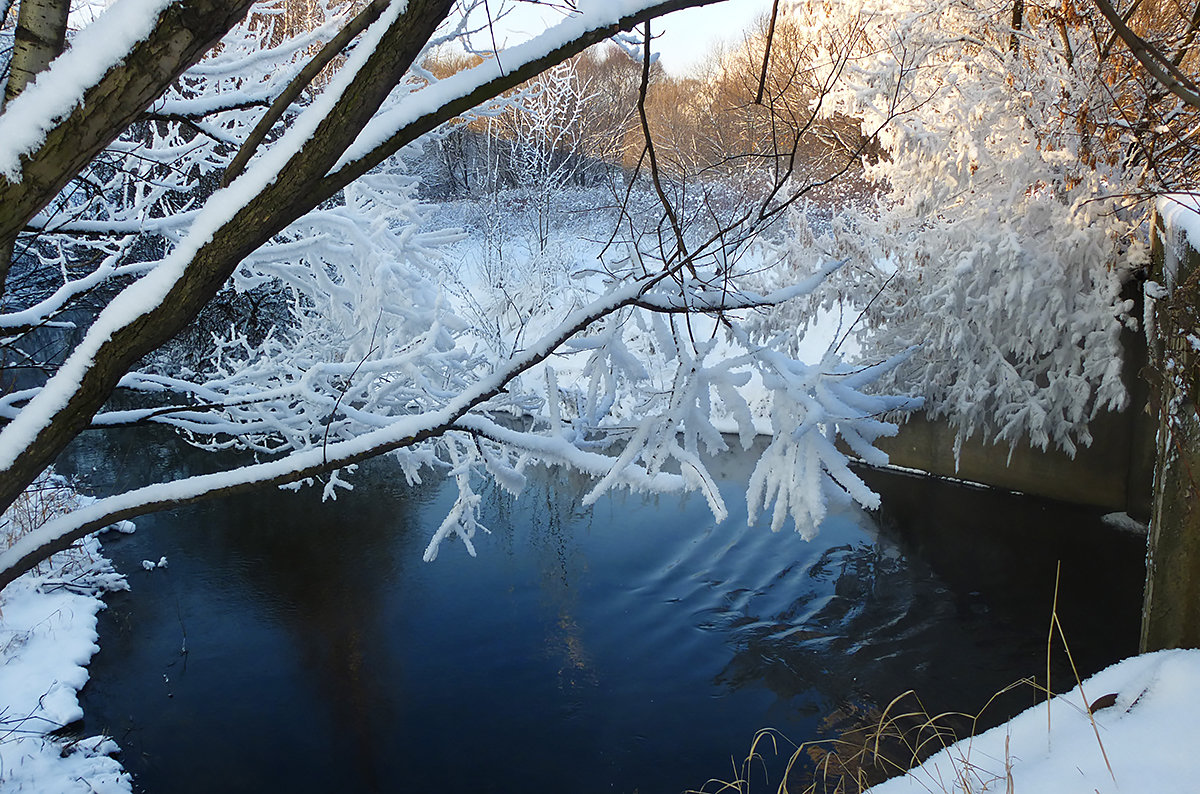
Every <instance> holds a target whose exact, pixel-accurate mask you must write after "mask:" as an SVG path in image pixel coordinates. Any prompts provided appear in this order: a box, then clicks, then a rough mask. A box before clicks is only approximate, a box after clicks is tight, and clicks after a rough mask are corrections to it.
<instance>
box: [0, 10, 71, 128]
mask: <svg viewBox="0 0 1200 794" xmlns="http://www.w3.org/2000/svg"><path fill="white" fill-rule="evenodd" d="M70 10H71V0H21V5H20V8H19V10H18V13H17V30H16V33H15V35H14V40H13V49H12V60H10V61H9V63H8V82H7V83H6V84H5V86H4V102H3V103H0V107H3V104H4V103H8V102H11V101H12V99H13V97H15V96H16V95H17V94H19V93H21V92H22V91H23V90H25V86H27V85H29V84H30V83H31V82H33V78H34V77H36V76H37V73H38V72H40V71H42V70H43V69H45V68H46V67H47V66H49V65H50V61H52V60H54V59H55V58H57V57H58V56H59V54H60V53H61V52H62V51H63V48H64V47H65V46H66V43H67V14H68V13H69V12H70Z"/></svg>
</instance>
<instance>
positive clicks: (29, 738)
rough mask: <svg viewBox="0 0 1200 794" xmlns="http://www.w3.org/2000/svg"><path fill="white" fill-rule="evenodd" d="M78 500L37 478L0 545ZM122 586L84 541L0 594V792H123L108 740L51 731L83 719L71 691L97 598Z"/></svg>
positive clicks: (92, 645) (1, 528) (58, 482)
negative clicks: (77, 736)
mask: <svg viewBox="0 0 1200 794" xmlns="http://www.w3.org/2000/svg"><path fill="white" fill-rule="evenodd" d="M85 501H87V498H86V497H82V496H80V495H78V494H77V493H75V491H73V490H72V489H71V488H70V487H69V486H68V485H67V483H66V481H65V480H63V479H62V478H59V477H55V476H53V475H46V476H43V477H42V478H40V479H39V480H38V481H37V482H36V483H34V486H33V487H32V488H31V490H30V491H28V492H26V494H24V495H23V496H22V497H21V499H19V500H18V501H17V503H16V504H14V505H13V507H12V508H10V509H9V511H8V512H6V513H5V514H4V516H3V518H2V519H0V544H4V545H9V544H11V542H12V540H13V538H14V537H15V536H16V535H19V534H20V533H22V532H24V531H27V530H28V528H29V527H30V526H31V525H36V524H37V523H38V522H39V521H42V520H44V519H45V518H46V517H47V516H50V515H55V514H58V513H61V512H63V511H65V510H69V509H71V508H72V507H73V506H75V505H78V504H80V503H82V502H85ZM121 529H122V530H125V531H128V530H131V529H132V525H130V524H129V523H128V522H124V524H123V525H122V527H121ZM126 588H127V585H126V583H125V578H124V577H123V576H121V575H120V574H118V573H116V572H115V571H114V570H113V567H112V563H111V562H109V560H108V559H107V558H105V557H104V556H103V554H101V552H100V542H99V541H98V540H97V539H96V537H95V536H94V535H93V536H89V537H87V538H85V539H84V540H83V541H82V542H80V543H78V544H76V545H75V546H72V547H71V548H70V549H68V550H67V551H64V552H60V553H58V554H56V555H54V556H53V557H52V558H51V559H50V560H49V561H48V562H46V563H43V564H42V565H41V566H39V568H38V569H37V570H34V571H32V572H30V573H27V574H25V575H24V576H22V577H21V578H20V579H17V580H16V581H15V582H13V583H12V584H10V585H8V587H6V588H4V590H3V591H0V693H2V694H0V791H3V792H10V791H11V792H17V791H27V792H38V793H39V794H41V793H42V792H55V794H59V793H60V792H61V794H67V793H68V792H81V793H82V792H97V793H98V794H115V793H116V792H129V791H131V790H132V784H131V781H130V778H129V775H128V774H126V773H125V771H124V770H123V769H122V768H121V765H120V763H119V762H118V761H117V760H116V759H114V758H113V757H112V754H113V753H116V752H117V751H118V749H119V748H118V747H117V745H116V743H115V742H113V741H112V740H111V739H109V738H108V737H106V736H92V737H88V738H77V739H69V738H66V737H61V738H60V737H56V736H52V735H50V734H51V732H52V731H56V730H58V729H60V728H63V727H65V726H68V725H70V724H71V723H73V722H76V721H78V720H79V719H81V718H82V717H83V710H82V709H81V708H80V706H79V700H78V698H77V695H78V692H79V690H80V689H81V688H82V687H83V685H84V684H85V683H86V682H87V680H88V672H87V669H86V665H87V663H88V662H89V661H90V660H91V658H92V654H94V653H95V652H96V651H97V650H99V646H97V644H96V641H97V639H98V635H97V633H96V614H97V613H98V612H99V611H100V610H101V609H102V608H103V607H104V602H103V601H101V600H100V596H101V595H102V594H103V593H105V592H109V591H113V590H122V589H126Z"/></svg>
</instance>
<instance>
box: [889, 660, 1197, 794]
mask: <svg viewBox="0 0 1200 794" xmlns="http://www.w3.org/2000/svg"><path fill="white" fill-rule="evenodd" d="M1085 695H1086V698H1087V699H1086V701H1085V700H1084V696H1085ZM1114 695H1115V701H1114V699H1113V698H1112V697H1111V696H1114ZM1085 703H1086V704H1090V705H1091V707H1092V710H1093V712H1094V713H1092V714H1090V715H1089V712H1088V706H1087V705H1085ZM1049 708H1050V722H1049V727H1047V721H1046V709H1047V706H1046V704H1045V703H1042V704H1041V705H1038V706H1035V707H1033V708H1031V709H1029V710H1027V711H1025V712H1023V713H1021V714H1019V715H1017V716H1016V717H1015V718H1013V719H1012V720H1011V721H1009V722H1008V723H1006V724H1004V725H1000V726H998V727H996V728H993V729H992V730H990V731H987V732H986V733H983V734H981V735H979V736H976V737H975V738H973V739H965V740H963V741H961V742H959V743H957V744H954V745H952V746H951V747H949V748H947V749H946V750H943V751H942V752H940V753H938V754H937V755H935V756H933V757H931V758H930V759H929V760H927V761H926V762H925V763H924V764H922V765H921V766H920V767H918V768H916V769H914V770H912V771H911V772H909V773H908V774H907V775H905V776H903V777H898V778H894V779H892V780H889V781H887V782H885V783H882V784H881V785H878V786H876V787H874V788H872V789H871V794H901V793H902V792H954V793H955V794H957V793H958V792H962V793H963V794H966V792H970V794H983V792H1016V794H1073V792H1079V794H1093V793H1094V792H1095V793H1098V794H1117V792H1155V794H1172V793H1173V792H1180V793H1181V794H1182V792H1195V791H1197V790H1200V753H1198V752H1197V748H1198V747H1200V719H1198V718H1197V715H1198V714H1200V650H1173V651H1159V652H1157V653H1151V654H1146V655H1144V656H1135V657H1133V658H1131V659H1126V660H1125V661H1123V662H1118V663H1117V664H1115V665H1113V666H1112V667H1109V668H1108V669H1106V670H1102V671H1101V672H1099V673H1097V674H1096V675H1094V676H1092V677H1091V678H1089V679H1088V680H1087V681H1085V682H1084V683H1083V684H1082V686H1081V687H1076V688H1075V689H1074V690H1072V691H1071V692H1070V693H1068V694H1066V695H1064V696H1061V697H1056V698H1054V699H1053V700H1052V701H1051V702H1050V706H1049Z"/></svg>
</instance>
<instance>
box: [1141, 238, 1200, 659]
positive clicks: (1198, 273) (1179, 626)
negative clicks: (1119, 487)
mask: <svg viewBox="0 0 1200 794" xmlns="http://www.w3.org/2000/svg"><path fill="white" fill-rule="evenodd" d="M1154 232H1155V241H1154V243H1155V244H1154V249H1155V260H1156V268H1155V269H1156V270H1157V271H1158V273H1156V274H1155V275H1156V278H1157V279H1158V280H1160V282H1161V283H1165V284H1166V285H1167V287H1168V288H1169V289H1170V294H1169V295H1168V296H1167V297H1166V298H1164V299H1163V300H1160V301H1157V302H1156V306H1155V318H1154V321H1155V327H1154V344H1153V349H1152V351H1151V355H1152V357H1153V360H1152V365H1153V366H1154V368H1155V370H1156V371H1157V374H1158V377H1159V378H1160V383H1159V395H1158V397H1159V399H1158V462H1157V465H1156V467H1155V471H1154V504H1153V513H1152V515H1151V519H1150V537H1149V539H1148V544H1149V545H1148V552H1147V557H1146V593H1145V600H1144V603H1143V607H1142V637H1141V649H1142V651H1143V652H1146V651H1154V650H1160V649H1162V648H1196V647H1200V416H1198V415H1197V412H1196V411H1197V395H1198V392H1200V352H1198V351H1197V349H1196V345H1195V344H1194V343H1193V342H1192V341H1191V340H1192V339H1200V301H1198V300H1197V298H1198V297H1200V283H1198V282H1200V253H1198V252H1197V251H1196V250H1195V249H1193V248H1191V245H1190V243H1188V242H1184V243H1183V244H1182V246H1181V248H1182V252H1181V253H1180V256H1179V257H1178V258H1179V262H1178V267H1177V270H1176V272H1175V273H1174V275H1173V276H1171V275H1170V274H1167V273H1163V267H1162V266H1163V264H1164V253H1166V255H1167V256H1171V253H1170V252H1164V245H1163V242H1164V238H1167V243H1168V244H1170V242H1171V241H1170V236H1171V232H1170V231H1169V230H1168V231H1163V230H1161V229H1160V228H1159V226H1158V224H1157V223H1156V224H1155V226H1154Z"/></svg>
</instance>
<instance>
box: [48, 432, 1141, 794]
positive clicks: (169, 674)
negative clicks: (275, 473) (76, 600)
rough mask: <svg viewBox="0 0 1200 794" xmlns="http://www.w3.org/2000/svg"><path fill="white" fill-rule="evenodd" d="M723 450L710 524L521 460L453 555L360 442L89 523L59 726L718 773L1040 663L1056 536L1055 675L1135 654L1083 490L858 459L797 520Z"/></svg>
mask: <svg viewBox="0 0 1200 794" xmlns="http://www.w3.org/2000/svg"><path fill="white" fill-rule="evenodd" d="M747 464H748V461H747V460H746V458H745V456H740V455H735V456H730V457H729V458H728V459H727V460H725V461H723V469H724V470H723V471H721V486H722V490H723V493H724V494H725V497H726V500H727V501H728V503H729V506H730V508H731V513H732V514H731V515H730V517H729V518H728V519H727V520H726V521H725V522H723V523H722V524H715V523H714V522H713V520H712V517H711V515H710V514H709V513H708V512H707V510H706V508H705V506H704V502H703V500H702V499H691V498H682V499H681V498H647V497H642V496H638V495H622V494H618V495H616V496H613V497H611V498H606V499H603V500H601V502H600V503H599V504H598V505H596V506H595V507H594V508H591V509H583V508H581V507H580V506H579V503H578V496H579V494H580V493H582V492H583V491H584V490H585V484H584V483H583V482H581V481H579V480H578V479H576V478H573V477H571V476H567V475H564V474H562V473H560V472H553V471H540V472H539V473H538V474H537V476H535V477H533V478H532V483H531V487H530V489H529V490H528V492H527V493H525V494H523V495H522V496H521V497H520V498H519V499H513V498H512V497H509V496H506V495H503V494H500V493H494V492H490V491H489V492H488V496H487V498H486V500H485V508H484V514H483V517H482V518H483V523H484V524H486V525H487V526H489V527H490V528H491V530H492V532H491V534H490V535H481V536H477V538H476V546H477V549H478V552H479V556H478V558H471V557H470V556H468V555H467V554H466V552H465V550H464V549H463V548H462V546H461V545H460V544H458V543H457V542H456V541H454V542H447V543H446V544H445V545H444V546H443V549H442V553H441V555H440V556H439V558H438V559H437V561H436V562H434V563H432V564H427V563H423V562H422V561H421V552H422V550H423V549H424V547H425V545H426V544H427V542H428V538H429V536H430V534H431V532H432V531H433V529H435V528H436V526H437V524H438V523H439V522H440V520H441V518H442V517H443V516H444V515H445V512H446V511H447V509H448V508H449V506H450V504H451V501H452V498H453V495H452V494H451V493H450V491H449V490H448V489H447V488H446V487H445V486H444V485H443V484H441V483H430V484H427V485H425V486H422V487H418V488H410V487H408V486H407V485H405V484H404V483H403V481H402V480H401V479H400V478H399V477H398V476H397V475H396V472H395V470H394V469H392V468H391V467H390V466H389V464H388V463H387V462H386V461H384V462H378V463H376V464H373V465H371V466H368V467H366V470H365V471H363V472H361V473H360V474H359V475H358V476H356V478H355V479H354V482H355V483H356V486H357V487H356V490H355V491H354V492H352V493H346V494H343V495H342V496H341V497H340V498H339V499H338V500H337V502H336V503H329V502H327V503H324V504H322V503H321V502H320V499H319V492H314V491H312V490H309V491H302V492H300V493H298V494H292V493H281V492H264V493H261V494H256V495H252V496H244V497H237V498H232V499H225V500H220V501H214V502H210V503H207V504H204V505H199V506H193V507H188V508H181V509H178V510H174V511H171V512H165V513H161V514H158V515H154V516H148V517H145V518H142V519H139V520H138V522H137V523H138V531H137V533H135V534H134V535H131V536H120V537H114V536H112V535H110V536H108V537H107V539H106V542H105V548H106V550H107V552H108V554H109V555H110V556H111V557H113V558H114V560H115V561H116V563H117V565H118V567H119V568H120V569H122V570H124V571H126V572H128V573H129V579H130V584H131V585H132V588H133V590H132V592H130V593H126V594H116V595H114V596H112V597H111V598H110V599H109V603H110V608H109V609H108V610H107V611H106V612H105V613H104V614H103V615H102V616H101V628H100V634H101V639H100V644H101V652H100V653H99V654H98V655H97V656H96V657H95V658H94V660H93V662H92V665H91V672H92V680H91V682H90V683H89V684H88V686H87V687H86V688H85V690H84V693H83V701H84V702H83V705H84V709H85V712H86V714H87V718H86V721H87V724H86V726H85V728H86V730H87V731H99V730H105V731H107V732H109V733H110V734H111V735H113V736H115V737H116V739H117V740H118V742H119V743H120V744H121V746H122V748H123V749H124V753H123V756H122V760H123V761H124V763H125V765H126V767H127V768H128V769H129V770H130V771H131V772H132V773H133V774H134V777H135V789H136V790H139V791H147V792H172V793H174V792H211V791H245V792H260V791H289V792H327V791H439V792H458V791H462V792H467V791H470V792H491V791H495V792H507V791H522V792H543V791H545V792H558V791H571V792H579V793H581V794H587V793H588V792H635V791H636V792H642V793H643V794H646V793H648V792H678V791H682V790H685V789H688V788H699V787H701V786H702V785H703V784H704V783H705V781H706V780H708V779H709V778H723V779H730V778H731V775H732V771H731V758H733V757H735V756H736V757H739V758H740V757H741V756H742V755H744V753H745V751H746V750H747V748H748V746H749V743H750V741H751V739H752V737H753V734H754V732H755V731H756V730H757V729H759V728H761V727H766V726H771V727H774V728H777V729H779V730H780V731H782V732H783V733H784V734H786V735H787V736H788V737H790V738H791V739H793V740H794V741H797V742H799V741H803V740H807V739H810V738H814V737H816V736H819V735H822V734H823V733H828V731H829V726H828V724H827V721H826V718H827V716H828V715H829V714H830V713H831V712H835V711H838V710H839V709H840V710H841V711H842V712H845V711H847V710H854V709H864V708H867V707H869V706H870V705H871V704H880V705H882V704H886V703H887V702H888V701H889V700H890V699H891V698H892V697H893V696H895V695H896V694H898V693H900V692H902V691H904V690H907V689H910V688H912V689H916V690H917V691H918V692H920V693H921V696H922V698H923V700H924V702H925V703H926V706H927V707H928V708H929V709H930V710H931V711H940V710H947V709H955V710H965V711H975V710H977V709H979V708H980V707H981V706H982V705H983V704H984V703H985V702H986V701H987V699H988V698H989V696H990V695H991V694H992V693H994V692H995V691H996V690H997V689H999V688H1001V687H1003V686H1004V685H1006V684H1008V683H1010V682H1012V681H1014V680H1016V679H1018V678H1021V677H1023V676H1033V675H1041V676H1042V677H1044V672H1043V671H1044V668H1045V658H1044V655H1045V641H1046V630H1047V620H1048V618H1049V612H1050V602H1051V593H1052V592H1053V585H1054V581H1053V578H1054V570H1055V565H1056V562H1057V561H1058V560H1060V559H1061V560H1063V565H1064V574H1063V595H1062V596H1060V614H1061V615H1062V617H1063V621H1064V624H1065V625H1066V626H1067V628H1068V631H1069V632H1070V634H1069V638H1074V639H1073V640H1072V643H1073V644H1072V651H1073V652H1074V653H1075V659H1076V662H1077V663H1078V664H1079V666H1080V667H1081V670H1080V673H1081V674H1082V675H1087V674H1088V673H1089V672H1092V671H1094V670H1095V669H1099V668H1100V667H1103V666H1104V665H1106V664H1107V663H1109V662H1111V661H1114V660H1116V659H1117V658H1120V657H1122V656H1124V655H1127V654H1129V653H1133V652H1134V651H1135V650H1136V639H1137V608H1138V606H1139V604H1140V600H1139V599H1140V586H1141V576H1142V572H1141V566H1142V559H1143V556H1144V539H1142V538H1137V537H1133V536H1128V535H1123V534H1120V533H1117V532H1115V531H1112V530H1108V529H1107V528H1105V527H1104V526H1103V525H1102V524H1101V523H1100V522H1099V517H1098V515H1097V514H1095V513H1094V512H1092V511H1087V510H1080V509H1077V508H1070V507H1066V506H1062V505H1057V504H1055V503H1050V502H1044V501H1041V500H1035V499H1030V498H1026V497H1020V496H1016V495H1011V494H999V493H994V492H987V491H978V490H975V489H970V488H964V487H962V486H956V485H953V484H948V483H943V482H938V481H931V480H926V479H924V478H914V477H910V476H907V475H893V474H874V475H872V485H873V486H874V487H875V488H877V489H878V490H880V491H881V493H883V495H884V507H883V509H882V510H881V511H880V512H879V513H878V514H874V515H869V514H867V513H864V512H862V511H857V510H855V511H843V512H839V513H836V514H834V515H831V516H830V517H829V518H828V520H827V521H826V522H825V524H824V526H823V527H822V528H821V532H820V534H819V535H818V536H817V538H816V539H815V540H814V541H812V542H808V541H805V540H803V539H802V538H801V537H800V536H799V535H797V534H795V533H793V532H782V533H779V534H772V533H771V532H770V531H768V530H767V529H765V528H762V527H747V526H746V517H745V510H744V499H743V498H742V497H741V496H739V488H744V482H745V477H746V475H747V473H748V472H747V470H746V466H747ZM197 465H198V466H203V465H204V461H203V460H201V461H200V462H199V463H195V462H194V461H190V457H189V459H188V460H184V459H183V457H182V456H181V455H180V453H179V451H178V450H177V448H175V447H174V445H173V444H172V443H170V442H169V441H168V442H165V443H164V444H163V445H162V446H149V447H147V446H145V445H144V444H143V445H139V446H124V445H123V443H122V441H121V439H120V437H119V436H117V435H113V434H110V435H108V436H105V437H103V438H101V439H93V440H92V441H91V442H90V444H89V446H88V447H87V448H86V449H81V450H78V451H76V452H75V454H74V455H73V456H71V457H70V458H69V459H68V460H67V461H65V462H64V467H66V468H68V469H69V468H71V467H74V469H75V470H76V471H77V472H78V473H80V474H85V475H88V476H90V477H91V478H93V479H94V481H96V482H97V483H98V484H99V486H100V487H101V488H104V487H115V486H118V485H123V484H127V483H128V482H136V481H139V480H140V479H141V478H142V477H143V476H144V474H145V473H146V472H152V471H160V470H162V468H163V467H181V466H197ZM163 556H165V557H167V559H168V562H169V564H168V567H166V568H161V569H155V570H153V571H144V570H142V569H141V566H140V563H141V561H142V560H158V559H159V558H160V557H163ZM1060 656H1061V655H1060ZM1054 675H1055V678H1056V682H1061V683H1062V685H1063V686H1065V685H1066V684H1067V683H1068V681H1067V676H1068V675H1069V673H1068V672H1067V668H1066V667H1065V665H1064V664H1063V663H1062V661H1061V659H1060V660H1059V661H1058V662H1056V668H1055V673H1054ZM1033 697H1034V694H1033V692H1032V691H1031V690H1026V691H1022V692H1020V693H1018V694H1015V695H1012V696H1009V697H1008V698H1006V699H1004V700H1002V701H1001V702H999V703H997V704H994V707H993V708H992V709H990V710H989V712H988V716H987V717H986V718H985V721H988V722H995V721H999V720H1001V719H1004V718H1006V717H1007V716H1009V714H1010V713H1011V712H1014V711H1015V710H1019V709H1020V708H1022V707H1024V706H1026V705H1029V704H1030V703H1032V702H1033ZM773 789H774V787H773V786H772V787H771V789H770V790H773ZM710 790H711V787H710ZM764 790H765V788H764Z"/></svg>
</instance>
